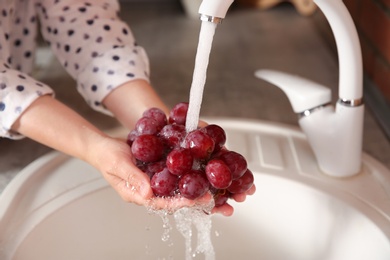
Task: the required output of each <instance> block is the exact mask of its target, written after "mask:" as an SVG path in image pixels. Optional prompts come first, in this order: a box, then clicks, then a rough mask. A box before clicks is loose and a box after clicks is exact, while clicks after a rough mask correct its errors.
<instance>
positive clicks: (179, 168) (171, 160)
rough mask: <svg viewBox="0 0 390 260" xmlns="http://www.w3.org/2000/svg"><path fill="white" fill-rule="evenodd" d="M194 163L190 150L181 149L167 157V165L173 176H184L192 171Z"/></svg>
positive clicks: (175, 150) (174, 150) (173, 151)
mask: <svg viewBox="0 0 390 260" xmlns="http://www.w3.org/2000/svg"><path fill="white" fill-rule="evenodd" d="M193 161H194V159H193V158H192V155H191V152H190V150H188V149H185V148H181V147H179V148H175V149H173V150H172V151H171V152H170V153H169V154H168V155H167V161H166V165H167V168H168V170H169V171H170V172H171V173H172V174H175V175H182V174H183V173H186V172H188V171H190V170H191V169H192V164H193Z"/></svg>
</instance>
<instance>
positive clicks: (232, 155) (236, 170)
mask: <svg viewBox="0 0 390 260" xmlns="http://www.w3.org/2000/svg"><path fill="white" fill-rule="evenodd" d="M218 158H220V159H221V160H223V161H224V162H225V163H226V165H227V166H228V167H229V169H230V170H231V172H232V174H233V180H235V179H238V178H240V177H241V176H242V175H243V174H244V173H245V171H246V170H247V167H248V164H247V162H246V160H245V158H244V156H242V155H241V154H239V153H237V152H233V151H227V152H223V153H222V154H220V155H219V157H218Z"/></svg>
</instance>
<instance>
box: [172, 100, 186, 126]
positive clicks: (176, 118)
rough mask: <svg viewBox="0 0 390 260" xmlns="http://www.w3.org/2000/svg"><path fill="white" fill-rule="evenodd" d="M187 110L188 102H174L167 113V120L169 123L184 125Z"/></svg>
mask: <svg viewBox="0 0 390 260" xmlns="http://www.w3.org/2000/svg"><path fill="white" fill-rule="evenodd" d="M187 111H188V103H187V102H181V103H178V104H176V105H175V106H174V107H173V108H172V110H171V111H170V113H169V119H168V122H169V123H170V124H178V125H185V123H186V118H187Z"/></svg>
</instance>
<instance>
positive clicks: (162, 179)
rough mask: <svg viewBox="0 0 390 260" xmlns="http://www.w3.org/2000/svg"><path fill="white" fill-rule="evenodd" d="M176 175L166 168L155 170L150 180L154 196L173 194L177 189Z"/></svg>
mask: <svg viewBox="0 0 390 260" xmlns="http://www.w3.org/2000/svg"><path fill="white" fill-rule="evenodd" d="M177 180H178V177H177V176H176V175H173V174H171V173H170V172H169V170H168V169H167V168H164V169H163V170H162V171H160V172H157V173H156V174H154V175H153V177H152V179H151V180H150V186H151V188H152V190H153V193H154V194H155V195H156V196H159V197H163V196H173V195H174V194H175V191H176V189H177Z"/></svg>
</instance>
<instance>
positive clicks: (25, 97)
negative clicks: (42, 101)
mask: <svg viewBox="0 0 390 260" xmlns="http://www.w3.org/2000/svg"><path fill="white" fill-rule="evenodd" d="M0 64H3V62H1V61H0ZM46 94H51V95H53V91H52V90H51V89H50V88H49V87H48V86H47V85H45V84H43V83H41V82H38V81H36V80H34V79H33V78H31V77H29V76H28V75H26V74H24V73H21V72H19V71H17V70H13V69H10V68H9V67H8V66H7V65H0V136H1V137H6V138H10V139H21V138H23V136H22V135H20V134H18V133H16V132H13V131H12V130H11V126H12V125H13V124H14V122H15V121H16V120H17V119H18V118H19V116H20V115H21V113H22V112H23V111H24V110H25V109H26V108H27V107H28V106H29V105H30V104H31V103H32V102H34V101H35V100H36V99H37V98H38V97H40V96H42V95H46Z"/></svg>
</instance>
